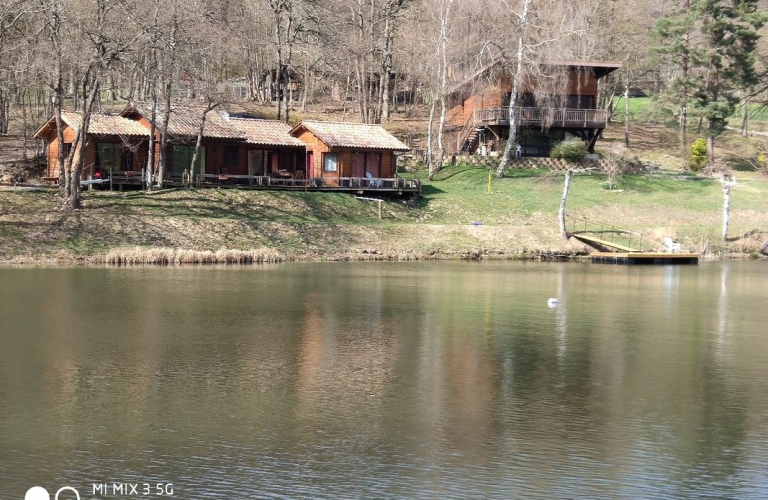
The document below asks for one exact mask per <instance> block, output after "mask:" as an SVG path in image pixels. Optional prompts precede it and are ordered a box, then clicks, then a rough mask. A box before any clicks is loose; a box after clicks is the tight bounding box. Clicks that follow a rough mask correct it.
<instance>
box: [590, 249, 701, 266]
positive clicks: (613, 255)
mask: <svg viewBox="0 0 768 500" xmlns="http://www.w3.org/2000/svg"><path fill="white" fill-rule="evenodd" d="M589 258H590V260H592V262H594V263H596V264H628V265H681V264H698V263H699V254H697V253H664V252H624V253H619V252H592V253H591V254H589Z"/></svg>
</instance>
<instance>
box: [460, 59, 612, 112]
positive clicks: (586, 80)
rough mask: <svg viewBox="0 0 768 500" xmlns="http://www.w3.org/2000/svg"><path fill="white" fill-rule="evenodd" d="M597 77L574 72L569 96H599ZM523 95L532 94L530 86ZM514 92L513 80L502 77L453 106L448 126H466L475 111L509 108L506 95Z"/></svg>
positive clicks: (524, 90) (569, 85)
mask: <svg viewBox="0 0 768 500" xmlns="http://www.w3.org/2000/svg"><path fill="white" fill-rule="evenodd" d="M597 80H598V78H597V76H596V75H595V73H594V72H593V71H577V70H572V71H571V72H570V74H569V75H568V88H567V92H568V94H569V95H582V96H597V88H598V87H597ZM522 87H523V89H522V91H521V94H522V93H526V92H530V91H531V88H530V86H528V85H526V84H525V83H524V84H523V86H522ZM511 92H512V78H511V77H502V78H499V79H498V80H496V82H495V83H494V84H493V85H489V86H487V87H485V88H483V89H482V90H480V91H478V92H475V93H473V94H470V95H466V96H465V97H464V98H463V99H462V100H461V102H458V103H456V104H455V105H454V106H452V107H451V108H450V109H449V110H448V112H447V115H446V124H448V125H450V126H464V125H465V124H466V123H467V121H468V120H470V119H471V117H472V114H473V112H474V111H475V110H482V109H492V108H498V107H502V106H508V105H509V103H508V102H506V95H508V94H509V93H511Z"/></svg>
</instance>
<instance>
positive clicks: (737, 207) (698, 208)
mask: <svg viewBox="0 0 768 500" xmlns="http://www.w3.org/2000/svg"><path fill="white" fill-rule="evenodd" d="M487 173H488V171H487V170H485V169H483V168H476V167H470V166H467V165H461V164H459V165H456V166H453V167H450V168H448V169H446V170H444V171H442V172H440V174H439V175H438V176H437V178H436V179H435V181H434V182H426V183H425V185H424V191H423V193H424V196H423V198H421V199H417V200H412V201H409V202H405V201H402V200H390V201H387V202H385V203H384V210H383V218H382V220H379V218H378V209H377V204H376V203H372V202H369V201H365V200H360V199H356V198H355V197H353V196H351V195H347V194H336V193H285V192H267V191H238V190H231V189H229V190H223V189H222V190H217V189H202V190H167V191H162V192H155V193H151V194H147V193H143V192H132V193H108V192H96V191H94V192H88V193H86V194H85V208H84V209H83V210H80V211H76V212H66V211H61V210H59V209H58V203H57V200H56V198H55V195H54V194H53V193H48V192H14V191H3V192H0V260H3V261H15V262H19V261H49V260H54V261H96V262H98V261H105V260H106V259H107V255H108V254H110V252H111V254H110V260H111V261H113V262H117V261H119V260H120V256H121V255H122V254H125V255H133V257H132V258H133V259H134V260H133V261H134V262H141V261H142V259H145V260H146V259H147V258H148V257H147V256H146V255H145V256H141V255H139V254H137V253H136V252H137V251H139V250H142V249H143V250H153V251H155V253H154V255H156V256H158V255H159V256H161V257H157V258H160V259H161V261H166V262H174V261H179V262H183V261H184V259H182V258H179V259H177V258H176V257H175V256H176V255H181V254H179V252H180V251H182V250H183V251H190V252H193V253H187V254H184V255H187V259H192V260H187V261H189V262H195V261H203V262H213V261H214V260H212V259H213V258H214V257H212V256H213V255H216V252H217V251H218V252H219V255H220V256H223V257H221V260H216V261H217V262H218V261H224V262H227V261H238V259H239V258H243V259H246V261H247V259H252V260H254V261H258V260H259V259H260V258H261V257H259V255H268V256H269V257H265V258H264V260H282V259H339V258H352V259H389V258H394V259H413V258H478V257H482V256H487V257H499V258H503V257H514V256H518V255H531V254H537V253H539V252H563V253H578V252H583V251H585V250H586V248H585V247H583V246H582V245H581V244H579V243H576V242H565V241H563V240H562V239H561V238H560V237H559V235H558V228H557V220H556V213H557V208H558V205H559V201H560V195H561V193H562V178H561V177H557V176H553V175H551V174H546V173H545V172H544V171H540V170H533V171H524V170H515V171H512V172H509V174H508V175H507V176H506V177H505V178H504V179H502V180H494V181H493V183H492V189H493V194H491V195H488V194H486V189H487V182H488V176H487ZM604 181H605V177H604V176H601V175H590V176H586V175H584V176H577V177H576V178H575V179H574V182H573V185H572V188H571V193H570V196H569V201H568V211H569V214H571V215H572V216H575V217H586V218H589V219H593V220H598V221H605V222H610V223H612V224H615V225H617V226H621V227H626V228H629V229H634V230H637V231H642V232H644V233H646V234H647V235H648V240H647V241H648V242H650V245H651V246H654V245H656V246H661V238H663V237H664V236H673V237H676V238H678V239H680V240H681V241H682V242H683V246H684V248H686V249H688V250H693V251H700V250H702V249H707V248H708V249H710V250H712V251H724V250H730V251H735V252H750V251H754V250H755V249H756V247H757V246H758V245H759V243H760V242H761V241H760V240H761V239H762V240H764V239H765V238H768V235H766V234H765V232H766V231H767V230H768V179H766V178H765V177H763V176H761V175H759V174H750V173H745V174H744V175H743V176H741V177H740V178H739V184H738V185H737V186H736V187H735V188H734V189H733V192H732V196H731V235H732V236H733V237H734V238H733V240H732V241H729V242H728V243H727V244H724V243H721V242H719V228H720V223H721V210H722V192H721V189H720V187H719V185H718V184H717V183H716V181H714V180H710V179H704V180H676V179H674V178H661V177H656V176H645V175H631V176H625V177H623V178H622V179H621V180H620V189H618V190H612V191H609V190H606V189H604V188H603V186H602V183H603V182H604ZM222 249H229V250H230V251H233V250H247V251H253V252H255V253H252V254H249V255H251V257H243V255H244V254H238V253H234V254H232V253H231V252H230V253H229V255H234V257H231V259H229V258H227V257H226V255H227V252H223V250H222ZM254 249H258V250H254ZM121 252H122V253H121ZM168 252H171V254H169V253H168ZM194 252H202V253H198V254H196V255H198V257H194V258H193V257H192V255H195V254H194ZM206 252H207V253H206ZM222 252H223V253H222ZM168 255H172V257H168ZM206 255H207V256H208V257H205V256H206ZM238 256H239V257H238ZM126 258H127V257H126ZM195 258H196V259H198V260H194V259H195ZM163 259H164V260H163Z"/></svg>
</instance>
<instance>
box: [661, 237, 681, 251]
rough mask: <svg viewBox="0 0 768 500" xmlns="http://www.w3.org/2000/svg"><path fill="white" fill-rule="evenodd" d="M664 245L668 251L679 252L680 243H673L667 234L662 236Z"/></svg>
mask: <svg viewBox="0 0 768 500" xmlns="http://www.w3.org/2000/svg"><path fill="white" fill-rule="evenodd" d="M664 246H665V247H667V252H668V253H680V243H675V241H674V240H673V239H672V238H670V237H669V236H666V237H665V238H664Z"/></svg>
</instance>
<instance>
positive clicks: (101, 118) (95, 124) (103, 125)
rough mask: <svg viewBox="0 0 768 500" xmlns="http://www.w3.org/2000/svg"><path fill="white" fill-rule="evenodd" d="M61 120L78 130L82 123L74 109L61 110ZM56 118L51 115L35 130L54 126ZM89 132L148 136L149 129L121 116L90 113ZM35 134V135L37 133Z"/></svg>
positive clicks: (79, 114) (80, 116) (43, 129)
mask: <svg viewBox="0 0 768 500" xmlns="http://www.w3.org/2000/svg"><path fill="white" fill-rule="evenodd" d="M61 120H62V121H63V122H64V123H65V124H67V126H69V127H71V128H72V129H74V130H75V131H77V130H80V127H81V126H82V124H83V115H82V114H81V113H78V112H74V111H62V112H61ZM55 126H56V119H55V117H51V119H50V120H48V122H46V124H45V125H43V127H42V128H41V129H40V130H39V131H38V132H37V134H41V133H42V132H44V131H45V130H47V128H48V127H55ZM88 133H89V134H101V135H124V136H149V130H147V128H146V127H144V126H143V125H142V124H141V123H139V122H137V121H134V120H129V119H128V118H123V117H122V116H115V115H105V114H102V113H92V114H91V123H90V125H89V126H88ZM37 134H36V135H37Z"/></svg>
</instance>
